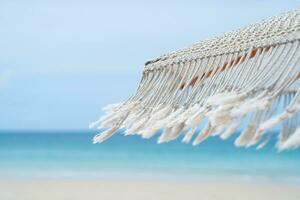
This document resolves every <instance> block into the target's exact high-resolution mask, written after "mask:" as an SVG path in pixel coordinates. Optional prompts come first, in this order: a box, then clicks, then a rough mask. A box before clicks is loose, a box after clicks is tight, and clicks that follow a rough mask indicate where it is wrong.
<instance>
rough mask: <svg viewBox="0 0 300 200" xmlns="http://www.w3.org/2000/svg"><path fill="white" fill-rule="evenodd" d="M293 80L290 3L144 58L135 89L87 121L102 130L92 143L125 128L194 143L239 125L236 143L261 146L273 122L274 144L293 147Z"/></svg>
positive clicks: (298, 76)
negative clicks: (279, 11) (219, 32)
mask: <svg viewBox="0 0 300 200" xmlns="http://www.w3.org/2000/svg"><path fill="white" fill-rule="evenodd" d="M299 80H300V9H296V10H293V11H290V12H286V13H283V14H281V15H279V16H276V17H273V18H270V19H268V20H263V21H261V22H259V23H256V24H252V25H250V26H248V27H245V28H241V29H238V30H236V31H233V32H229V33H226V34H224V35H221V36H219V37H215V38H212V39H210V40H207V41H203V42H199V43H196V44H194V45H192V46H189V47H187V48H184V49H182V50H179V51H175V52H172V53H169V54H165V55H162V56H161V57H159V58H156V59H154V60H150V61H148V62H146V63H145V67H144V70H143V76H142V79H141V81H140V84H139V86H138V88H137V90H136V92H135V94H134V95H132V96H131V97H130V98H129V99H128V100H127V101H125V102H122V103H118V104H113V105H109V106H107V107H106V108H104V110H105V112H106V115H105V116H104V117H102V118H101V119H99V120H98V121H96V122H94V123H91V125H90V127H101V128H105V129H106V130H105V131H104V132H102V133H100V134H98V135H96V136H95V137H94V143H100V142H102V141H104V140H106V139H108V138H109V137H111V136H112V135H113V134H114V133H115V132H116V131H117V130H118V129H125V134H126V135H134V134H137V135H140V136H141V137H143V138H150V137H152V136H154V135H155V134H156V133H158V132H159V133H161V135H160V136H159V138H158V143H163V142H168V141H171V140H174V139H176V138H177V137H178V136H180V135H184V136H183V142H185V143H189V142H190V141H191V140H192V139H193V141H192V144H193V145H197V144H199V143H201V142H202V141H203V140H205V139H207V138H208V137H210V136H216V135H218V136H220V137H221V138H222V139H227V138H229V137H230V136H231V135H232V134H233V133H235V132H236V130H237V129H238V128H239V127H242V128H243V130H242V131H241V132H240V133H239V136H238V137H237V139H236V140H235V145H236V146H251V145H257V148H261V147H263V146H264V145H265V144H267V142H268V141H269V140H270V138H271V137H272V136H273V135H275V134H274V133H272V132H270V131H268V129H270V128H273V127H276V126H278V127H280V128H281V131H280V133H279V137H278V142H277V145H276V146H277V148H278V149H279V150H283V149H289V148H296V147H298V146H299V145H300V88H299V82H300V81H299ZM201 124H202V125H204V128H202V129H201V130H198V127H199V126H200V125H201ZM181 133H183V134H181Z"/></svg>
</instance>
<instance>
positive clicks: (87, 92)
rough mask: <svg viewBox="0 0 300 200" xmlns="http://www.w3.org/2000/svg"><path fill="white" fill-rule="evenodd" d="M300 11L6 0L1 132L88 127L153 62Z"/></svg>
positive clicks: (270, 0) (289, 4) (230, 2)
mask: <svg viewBox="0 0 300 200" xmlns="http://www.w3.org/2000/svg"><path fill="white" fill-rule="evenodd" d="M299 6H300V1H299V0H298V1H296V0H285V1H282V0H251V1H234V0H226V1H215V0H210V1H196V0H195V1H188V0H186V1H158V0H152V1H148V2H142V1H133V0H131V1H100V0H99V1H96V0H73V1H71V0H69V1H68V0H44V1H42V0H40V1H37V0H36V1H34V0H27V1H26V2H25V1H23V0H15V1H10V0H1V2H0V25H1V28H0V38H1V39H0V129H85V128H87V126H88V123H89V122H90V121H93V120H96V119H97V118H98V117H99V116H100V115H101V111H100V108H101V107H103V106H104V105H106V104H108V103H113V102H119V101H122V100H125V99H126V98H127V97H128V96H129V95H130V94H131V93H132V92H133V91H134V89H135V88H136V87H137V83H138V81H139V79H140V74H141V72H142V68H143V64H144V62H145V61H146V60H148V59H151V58H154V57H157V56H159V55H161V54H163V53H166V52H169V51H173V50H176V49H178V48H182V47H185V46H187V45H190V44H192V43H194V42H198V41H200V40H203V39H207V38H210V37H213V36H215V35H218V34H222V33H224V32H227V31H231V30H232V29H235V28H238V27H241V26H245V25H247V24H249V23H253V22H256V21H257V20H260V19H263V18H265V17H269V16H273V15H276V14H279V13H280V12H283V11H287V10H289V9H293V8H296V7H299Z"/></svg>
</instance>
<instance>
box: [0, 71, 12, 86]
mask: <svg viewBox="0 0 300 200" xmlns="http://www.w3.org/2000/svg"><path fill="white" fill-rule="evenodd" d="M12 75H13V72H12V71H11V70H6V71H2V72H1V71H0V88H1V89H2V88H6V87H7V86H8V85H9V83H10V82H11V80H12Z"/></svg>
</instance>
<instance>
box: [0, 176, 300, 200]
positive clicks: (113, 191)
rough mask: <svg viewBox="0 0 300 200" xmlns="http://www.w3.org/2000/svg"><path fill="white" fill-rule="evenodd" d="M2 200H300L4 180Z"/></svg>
mask: <svg viewBox="0 0 300 200" xmlns="http://www.w3.org/2000/svg"><path fill="white" fill-rule="evenodd" d="M0 199H1V200H89V199H99V200H127V199H128V200H150V199H151V200H159V199H164V200H169V199H170V200H171V199H172V200H193V199H202V200H218V199H220V200H235V199H236V200H243V199H249V200H257V199H263V200H268V199H272V200H299V199H300V187H299V185H298V186H292V185H271V184H269V185H266V184H254V183H251V184H245V183H242V184H239V183H220V182H218V183H213V182H209V183H204V182H200V183H198V182H178V181H177V182H167V181H124V180H122V181H80V180H74V181H60V180H30V181H29V180H7V181H5V180H0Z"/></svg>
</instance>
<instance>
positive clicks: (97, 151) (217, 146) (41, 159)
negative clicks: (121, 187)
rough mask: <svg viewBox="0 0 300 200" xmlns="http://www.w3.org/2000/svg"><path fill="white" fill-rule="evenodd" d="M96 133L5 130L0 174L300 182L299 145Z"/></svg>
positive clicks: (0, 143)
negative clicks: (102, 138) (281, 147)
mask: <svg viewBox="0 0 300 200" xmlns="http://www.w3.org/2000/svg"><path fill="white" fill-rule="evenodd" d="M94 134H95V132H89V131H82V132H80V131H69V132H66V131H52V132H47V131H44V132H30V131H27V132H13V131H10V132H5V131H2V132H1V133H0V178H1V177H2V178H3V177H6V178H32V177H34V178H96V179H101V178H133V177H135V178H161V177H164V178H178V177H180V178H192V179H196V180H198V179H219V178H229V179H243V180H262V181H279V182H282V181H286V182H297V183H300V150H294V151H289V152H282V153H278V152H277V151H276V150H275V149H274V147H273V145H274V142H275V141H272V142H271V144H269V145H268V146H267V147H266V148H264V149H262V150H256V149H255V148H248V149H244V148H236V147H234V146H233V140H234V138H232V139H229V140H228V141H225V142H224V141H221V140H220V139H219V138H217V137H214V138H211V139H208V140H207V141H205V142H204V143H202V144H201V145H199V146H196V147H193V146H192V145H186V144H183V143H181V142H180V140H176V141H174V142H170V143H166V144H160V145H158V144H156V140H155V139H151V140H143V139H141V138H139V137H135V136H130V137H124V136H122V135H121V134H117V135H115V136H114V137H113V138H112V139H110V140H108V141H106V142H104V143H102V144H97V145H93V144H92V137H93V135H94Z"/></svg>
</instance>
